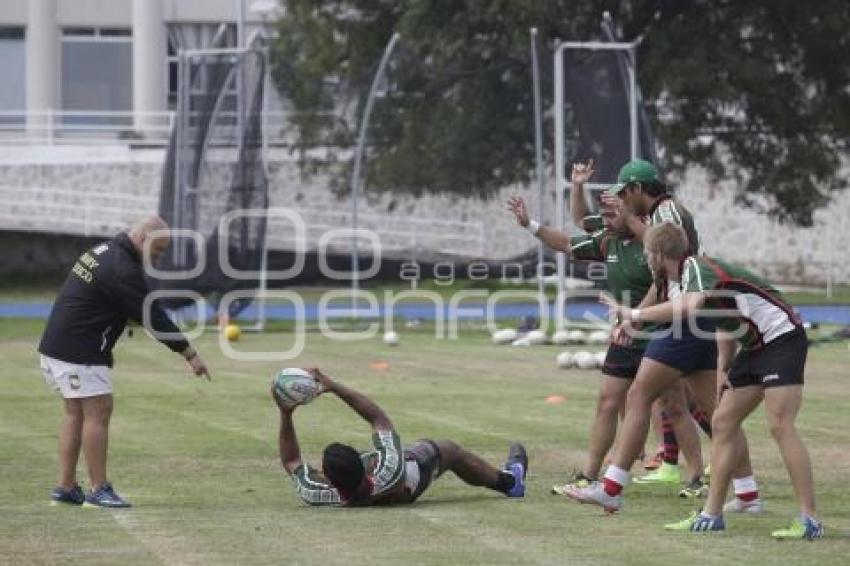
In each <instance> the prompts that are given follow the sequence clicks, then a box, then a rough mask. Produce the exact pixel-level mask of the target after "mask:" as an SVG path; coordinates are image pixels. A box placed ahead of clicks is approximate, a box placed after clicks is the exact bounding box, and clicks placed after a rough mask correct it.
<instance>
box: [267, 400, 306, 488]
mask: <svg viewBox="0 0 850 566" xmlns="http://www.w3.org/2000/svg"><path fill="white" fill-rule="evenodd" d="M271 395H272V399H274V402H275V404H276V405H277V407H278V409H280V430H279V432H278V445H279V449H280V463H281V464H283V469H284V470H286V471H287V473H289V474H290V475H292V474H293V473H295V470H297V469H298V468H299V467H300V466H301V464H303V462H302V461H301V448H300V447H299V446H298V437H297V436H296V434H295V424H294V423H293V422H292V413H293V411H295V407H287V406H286V405H284V404H283V401H281V400H280V398H279V397H278V396H277V394H276V393H275V391H274V386H272V388H271Z"/></svg>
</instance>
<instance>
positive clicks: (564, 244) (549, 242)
mask: <svg viewBox="0 0 850 566" xmlns="http://www.w3.org/2000/svg"><path fill="white" fill-rule="evenodd" d="M508 210H510V211H511V212H512V213H513V215H514V217H515V218H516V221H517V224H519V225H520V226H521V227H523V228H525V229H526V230H528V231H529V232H531V233H532V234H533V235H535V236H537V237H538V238H539V239H540V240H541V241H542V242H543V243H544V244H545V245H546V246H548V247H550V248H552V249H553V250H556V251H559V252H564V253H567V254H568V253H570V251H571V248H570V237H569V235H568V234H565V233H564V232H561V231H559V230H555V229H554V228H550V227H548V226H541V225H540V224H539V223H538V222H537V221H535V220H531V219H530V218H529V216H528V209H527V208H526V206H525V200H523V198H522V197H511V198H510V199H508Z"/></svg>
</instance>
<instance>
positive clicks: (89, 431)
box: [81, 395, 112, 491]
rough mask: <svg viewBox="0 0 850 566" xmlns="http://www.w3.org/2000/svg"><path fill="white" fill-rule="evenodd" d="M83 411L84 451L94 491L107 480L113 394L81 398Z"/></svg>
mask: <svg viewBox="0 0 850 566" xmlns="http://www.w3.org/2000/svg"><path fill="white" fill-rule="evenodd" d="M81 401H82V411H83V419H84V420H83V452H84V453H85V456H86V464H87V465H88V469H89V481H90V482H91V489H92V491H96V490H97V489H98V488H100V486H101V485H103V484H104V483H105V482H106V455H107V450H108V447H109V419H110V417H111V416H112V395H97V396H95V397H87V398H85V399H81Z"/></svg>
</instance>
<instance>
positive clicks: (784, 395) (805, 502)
mask: <svg viewBox="0 0 850 566" xmlns="http://www.w3.org/2000/svg"><path fill="white" fill-rule="evenodd" d="M802 402H803V386H802V385H790V386H787V387H772V388H767V389H765V390H764V407H765V410H766V412H767V420H768V423H769V424H770V434H771V435H772V436H773V439H774V440H775V441H776V444H778V445H779V451H780V452H781V453H782V460H783V461H784V462H785V467H786V468H787V469H788V475H789V476H790V477H791V483H792V484H793V486H794V495H795V496H796V497H797V503H798V504H799V505H800V510H801V511H802V512H803V514H805V515H809V516H811V517H814V516H816V514H817V510H816V508H815V489H814V479H813V477H812V461H811V459H810V458H809V452H808V450H806V445H805V444H803V440H802V439H801V438H800V435H799V434H798V433H797V428H796V427H795V426H794V420H795V419H796V418H797V413H798V412H799V410H800V405H801V404H802Z"/></svg>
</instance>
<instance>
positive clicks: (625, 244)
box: [570, 230, 656, 349]
mask: <svg viewBox="0 0 850 566" xmlns="http://www.w3.org/2000/svg"><path fill="white" fill-rule="evenodd" d="M570 248H571V254H572V256H573V258H575V259H583V260H590V261H604V262H605V267H606V269H607V278H608V290H609V291H610V292H611V294H612V295H614V296H615V297H616V298H617V300H618V301H619V302H620V303H622V304H628V305H630V306H632V307H636V306H637V305H638V304H639V303H640V302H641V300H643V298H644V296H645V295H646V293H647V292H648V291H649V287H650V286H651V285H652V272H651V271H650V270H649V266H648V265H647V264H646V257H645V256H644V255H643V246H642V245H641V243H640V241H638V240H627V239H624V238H619V237H617V236H616V235H614V234H612V233H611V232H608V231H607V230H599V231H597V232H594V233H593V234H588V235H585V236H575V237H573V238H570ZM655 328H656V326H655V325H652V326H646V327H645V328H644V330H648V331H651V330H653V329H655ZM646 344H647V340H645V339H641V338H635V339H634V340H633V341H632V343H631V347H632V348H635V349H643V348H645V347H646Z"/></svg>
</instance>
